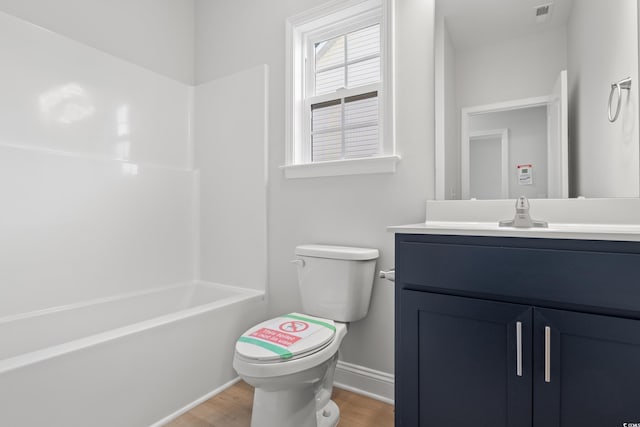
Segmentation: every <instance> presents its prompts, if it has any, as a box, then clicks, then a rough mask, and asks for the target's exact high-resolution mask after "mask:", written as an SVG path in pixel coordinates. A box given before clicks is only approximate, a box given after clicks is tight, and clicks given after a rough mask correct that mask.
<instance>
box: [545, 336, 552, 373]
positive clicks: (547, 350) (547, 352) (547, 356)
mask: <svg viewBox="0 0 640 427" xmlns="http://www.w3.org/2000/svg"><path fill="white" fill-rule="evenodd" d="M544 382H546V383H550V382H551V327H549V326H545V327H544Z"/></svg>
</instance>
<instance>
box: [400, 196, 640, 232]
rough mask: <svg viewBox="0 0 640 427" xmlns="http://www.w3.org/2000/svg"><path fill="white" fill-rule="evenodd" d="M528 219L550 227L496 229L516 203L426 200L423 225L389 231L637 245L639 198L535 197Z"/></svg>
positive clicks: (510, 201) (513, 211) (511, 201)
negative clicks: (547, 224)
mask: <svg viewBox="0 0 640 427" xmlns="http://www.w3.org/2000/svg"><path fill="white" fill-rule="evenodd" d="M529 203H530V204H531V212H530V213H531V217H532V218H533V219H534V220H542V221H547V222H548V223H549V228H514V227H499V226H498V222H499V221H500V220H509V219H512V218H513V216H514V214H515V200H428V201H427V203H426V215H425V218H426V221H425V222H422V223H418V224H408V225H398V226H391V227H388V230H389V231H391V232H394V233H406V234H451V235H459V236H503V237H532V238H542V239H582V240H617V241H635V242H637V241H640V199H638V198H636V199H584V198H582V199H556V200H552V199H535V200H529Z"/></svg>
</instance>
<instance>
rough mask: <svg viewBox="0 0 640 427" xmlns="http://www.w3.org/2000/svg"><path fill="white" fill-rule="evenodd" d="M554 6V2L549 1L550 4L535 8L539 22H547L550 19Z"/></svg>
mask: <svg viewBox="0 0 640 427" xmlns="http://www.w3.org/2000/svg"><path fill="white" fill-rule="evenodd" d="M552 6H553V3H548V4H543V5H540V6H537V7H536V8H535V11H536V22H537V23H542V22H547V21H548V20H549V18H550V17H551V9H552Z"/></svg>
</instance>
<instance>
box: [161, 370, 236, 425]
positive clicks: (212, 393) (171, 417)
mask: <svg viewBox="0 0 640 427" xmlns="http://www.w3.org/2000/svg"><path fill="white" fill-rule="evenodd" d="M238 381H240V377H236V378H234V379H232V380H231V381H229V382H228V383H225V384H222V385H221V386H220V387H218V388H216V389H215V390H213V391H210V392H209V393H207V394H205V395H204V396H202V397H199V398H198V399H196V400H194V401H193V402H191V403H189V404H187V405H185V406H183V407H182V408H180V409H178V410H177V411H175V412H174V413H172V414H171V415H167V416H166V417H164V418H163V419H161V420H160V421H158V422H156V423H154V424H151V426H150V427H162V426H163V425H165V424H167V423H168V422H169V421H172V420H174V419H176V418H178V417H179V416H180V415H182V414H184V413H185V412H187V411H189V410H191V409H193V408H195V407H196V406H198V405H199V404H201V403H203V402H205V401H207V400H209V399H211V398H212V397H213V396H215V395H216V394H220V393H222V392H223V391H225V390H226V389H228V388H229V387H231V386H232V385H234V384H235V383H237V382H238Z"/></svg>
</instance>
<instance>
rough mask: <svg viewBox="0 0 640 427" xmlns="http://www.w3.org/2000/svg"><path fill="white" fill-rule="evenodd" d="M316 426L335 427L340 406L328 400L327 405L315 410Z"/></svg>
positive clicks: (338, 417) (338, 418)
mask: <svg viewBox="0 0 640 427" xmlns="http://www.w3.org/2000/svg"><path fill="white" fill-rule="evenodd" d="M316 420H317V423H318V427H336V426H337V425H338V421H339V420H340V408H338V405H336V402H334V401H333V400H330V401H329V403H327V406H325V407H324V408H322V409H321V410H319V411H318V412H316Z"/></svg>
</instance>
